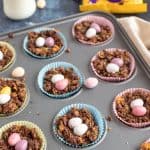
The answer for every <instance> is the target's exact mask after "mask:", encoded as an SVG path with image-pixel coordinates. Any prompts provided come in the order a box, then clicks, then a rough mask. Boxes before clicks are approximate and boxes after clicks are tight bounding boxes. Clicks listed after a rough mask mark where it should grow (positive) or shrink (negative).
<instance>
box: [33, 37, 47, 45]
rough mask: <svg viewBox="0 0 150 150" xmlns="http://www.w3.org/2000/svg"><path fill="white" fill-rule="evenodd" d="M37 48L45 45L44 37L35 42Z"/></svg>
mask: <svg viewBox="0 0 150 150" xmlns="http://www.w3.org/2000/svg"><path fill="white" fill-rule="evenodd" d="M35 44H36V46H37V47H42V46H44V44H45V39H44V38H43V37H38V38H37V39H36V41H35Z"/></svg>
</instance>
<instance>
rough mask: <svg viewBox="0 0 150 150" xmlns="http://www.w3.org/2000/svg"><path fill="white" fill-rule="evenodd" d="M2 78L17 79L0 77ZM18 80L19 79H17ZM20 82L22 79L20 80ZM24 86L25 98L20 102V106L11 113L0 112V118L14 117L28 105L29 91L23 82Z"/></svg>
mask: <svg viewBox="0 0 150 150" xmlns="http://www.w3.org/2000/svg"><path fill="white" fill-rule="evenodd" d="M1 79H3V80H17V79H13V78H1ZM17 81H19V80H17ZM20 82H22V81H20ZM25 87H26V97H25V100H24V103H23V104H22V106H21V107H20V108H19V109H18V110H16V111H15V112H13V113H10V114H7V115H6V114H0V118H9V117H14V116H16V115H18V114H19V113H21V112H22V111H23V110H24V109H25V108H26V107H27V105H28V103H29V99H30V92H29V89H28V88H27V86H26V84H25Z"/></svg>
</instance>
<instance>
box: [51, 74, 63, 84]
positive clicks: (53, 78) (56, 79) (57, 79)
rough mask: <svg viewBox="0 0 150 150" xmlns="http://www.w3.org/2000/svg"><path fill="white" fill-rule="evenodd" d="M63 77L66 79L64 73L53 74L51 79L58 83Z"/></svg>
mask: <svg viewBox="0 0 150 150" xmlns="http://www.w3.org/2000/svg"><path fill="white" fill-rule="evenodd" d="M63 79H64V76H63V75H62V74H55V75H53V76H52V78H51V81H52V82H53V83H56V82H58V81H60V80H63Z"/></svg>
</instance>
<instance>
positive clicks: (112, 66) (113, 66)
mask: <svg viewBox="0 0 150 150" xmlns="http://www.w3.org/2000/svg"><path fill="white" fill-rule="evenodd" d="M106 70H107V72H109V73H116V72H119V66H118V65H116V64H114V63H109V64H108V65H107V66H106Z"/></svg>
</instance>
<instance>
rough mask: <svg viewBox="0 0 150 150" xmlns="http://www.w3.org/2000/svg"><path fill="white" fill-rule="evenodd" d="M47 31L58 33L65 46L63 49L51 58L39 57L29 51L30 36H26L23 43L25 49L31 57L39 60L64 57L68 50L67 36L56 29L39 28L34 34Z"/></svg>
mask: <svg viewBox="0 0 150 150" xmlns="http://www.w3.org/2000/svg"><path fill="white" fill-rule="evenodd" d="M45 30H52V31H56V33H57V35H58V36H59V38H60V39H61V41H62V43H63V46H62V48H61V49H60V50H59V51H58V52H57V53H55V54H53V55H51V56H47V57H45V56H38V55H36V54H34V53H32V52H31V51H30V50H29V49H28V35H27V36H25V38H24V41H23V49H24V50H25V52H26V53H27V54H29V55H30V56H32V57H34V58H38V59H51V60H52V59H55V58H56V57H58V56H60V55H62V54H63V53H64V51H65V49H67V40H66V38H65V36H64V35H63V34H62V33H61V32H60V31H58V30H56V29H54V28H38V29H35V30H33V31H34V32H41V31H45Z"/></svg>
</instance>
